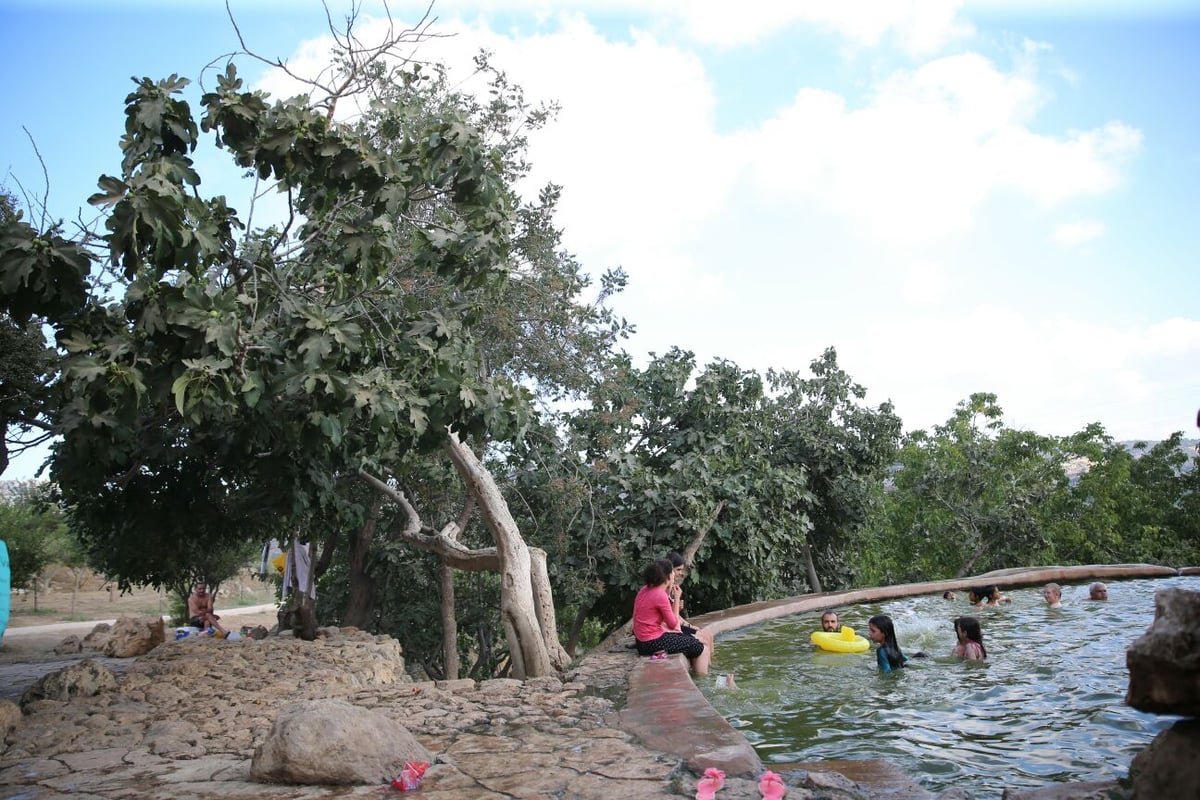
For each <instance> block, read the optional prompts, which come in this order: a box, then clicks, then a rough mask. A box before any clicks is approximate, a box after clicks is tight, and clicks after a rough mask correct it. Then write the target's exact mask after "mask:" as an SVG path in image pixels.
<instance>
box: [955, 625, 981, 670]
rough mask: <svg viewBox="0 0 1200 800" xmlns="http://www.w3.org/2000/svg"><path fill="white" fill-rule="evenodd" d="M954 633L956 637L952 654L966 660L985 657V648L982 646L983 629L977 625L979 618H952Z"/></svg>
mask: <svg viewBox="0 0 1200 800" xmlns="http://www.w3.org/2000/svg"><path fill="white" fill-rule="evenodd" d="M954 635H955V636H957V637H958V644H957V645H955V646H954V655H956V656H958V657H959V658H965V659H966V660H967V661H983V660H984V659H986V658H987V648H986V647H984V646H983V631H982V630H981V629H980V627H979V620H977V619H975V618H974V617H959V618H958V619H956V620H954Z"/></svg>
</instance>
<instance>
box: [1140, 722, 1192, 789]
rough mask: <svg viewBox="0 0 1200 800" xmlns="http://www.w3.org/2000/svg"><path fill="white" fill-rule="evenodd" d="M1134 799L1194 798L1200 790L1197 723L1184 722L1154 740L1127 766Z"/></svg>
mask: <svg viewBox="0 0 1200 800" xmlns="http://www.w3.org/2000/svg"><path fill="white" fill-rule="evenodd" d="M1129 777H1130V780H1131V781H1132V783H1133V796H1134V797H1137V798H1156V797H1164V798H1165V797H1195V796H1196V792H1197V787H1200V720H1195V719H1185V720H1180V721H1179V722H1176V723H1175V724H1174V725H1172V726H1171V727H1170V728H1167V729H1166V730H1165V731H1163V732H1162V733H1160V734H1159V735H1158V736H1155V737H1154V741H1152V742H1151V743H1150V746H1149V747H1147V748H1146V749H1145V750H1143V751H1142V752H1140V753H1138V754H1137V755H1136V756H1134V757H1133V763H1132V764H1130V765H1129Z"/></svg>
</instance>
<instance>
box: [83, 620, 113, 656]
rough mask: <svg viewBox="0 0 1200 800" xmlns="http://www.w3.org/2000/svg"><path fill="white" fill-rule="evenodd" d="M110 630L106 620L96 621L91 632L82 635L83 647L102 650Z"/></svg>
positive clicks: (110, 627) (110, 626)
mask: <svg viewBox="0 0 1200 800" xmlns="http://www.w3.org/2000/svg"><path fill="white" fill-rule="evenodd" d="M111 630H112V625H109V624H108V623H107V622H97V623H96V627H94V628H92V630H91V633H89V634H88V635H87V636H85V637H83V649H84V650H95V651H97V652H101V651H103V650H104V645H105V644H107V643H108V634H109V631H111Z"/></svg>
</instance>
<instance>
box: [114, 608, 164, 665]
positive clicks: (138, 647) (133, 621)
mask: <svg viewBox="0 0 1200 800" xmlns="http://www.w3.org/2000/svg"><path fill="white" fill-rule="evenodd" d="M166 640H167V633H166V628H165V627H164V625H163V621H162V617H156V616H153V615H146V616H141V617H121V618H120V619H118V620H117V622H116V624H115V625H113V627H112V630H111V631H109V635H108V641H107V642H105V644H104V655H106V656H112V657H114V658H132V657H134V656H140V655H144V654H146V653H149V652H150V651H151V650H153V649H154V648H155V647H158V646H159V645H160V644H162V643H163V642H165V641H166Z"/></svg>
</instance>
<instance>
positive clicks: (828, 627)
mask: <svg viewBox="0 0 1200 800" xmlns="http://www.w3.org/2000/svg"><path fill="white" fill-rule="evenodd" d="M841 629H842V627H841V626H840V625H838V615H837V612H836V611H826V612H825V613H824V614H822V615H821V630H823V631H825V632H826V633H837V632H838V631H840V630H841Z"/></svg>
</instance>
